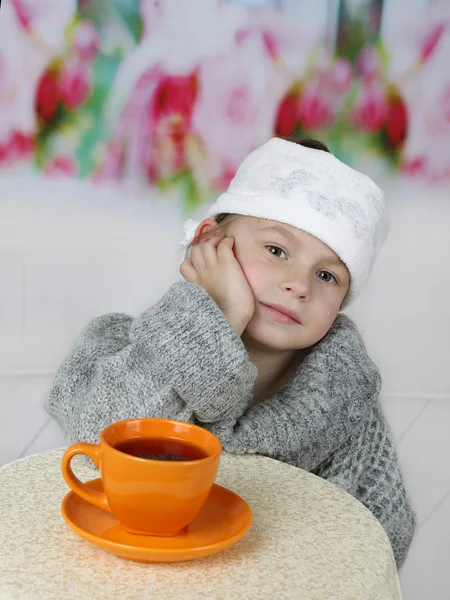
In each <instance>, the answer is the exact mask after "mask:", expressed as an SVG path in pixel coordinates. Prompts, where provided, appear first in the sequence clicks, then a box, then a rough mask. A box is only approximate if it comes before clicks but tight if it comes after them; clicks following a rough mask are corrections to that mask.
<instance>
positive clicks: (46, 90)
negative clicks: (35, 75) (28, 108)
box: [36, 71, 59, 124]
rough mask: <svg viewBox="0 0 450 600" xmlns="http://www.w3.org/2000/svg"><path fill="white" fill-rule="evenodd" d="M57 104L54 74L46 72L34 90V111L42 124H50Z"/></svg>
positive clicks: (57, 96)
mask: <svg viewBox="0 0 450 600" xmlns="http://www.w3.org/2000/svg"><path fill="white" fill-rule="evenodd" d="M58 104H59V90H58V81H57V78H56V76H55V75H54V74H52V73H51V72H49V71H46V72H45V73H44V74H43V75H42V77H41V79H40V80H39V82H38V85H37V88H36V111H37V114H38V115H39V117H40V118H41V119H42V121H43V122H44V123H47V124H49V123H51V122H52V121H53V118H54V117H55V115H56V111H57V110H58Z"/></svg>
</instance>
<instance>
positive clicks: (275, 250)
mask: <svg viewBox="0 0 450 600" xmlns="http://www.w3.org/2000/svg"><path fill="white" fill-rule="evenodd" d="M266 248H267V250H268V251H269V252H270V253H271V254H273V255H274V256H276V257H277V258H282V256H281V255H282V254H284V258H287V256H286V252H285V251H284V250H282V249H281V248H278V246H266Z"/></svg>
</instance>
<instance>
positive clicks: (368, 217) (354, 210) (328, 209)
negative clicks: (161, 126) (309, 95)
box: [183, 138, 389, 306]
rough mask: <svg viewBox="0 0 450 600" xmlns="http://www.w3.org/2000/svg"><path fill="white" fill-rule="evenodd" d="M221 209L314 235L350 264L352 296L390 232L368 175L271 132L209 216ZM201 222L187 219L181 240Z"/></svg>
mask: <svg viewBox="0 0 450 600" xmlns="http://www.w3.org/2000/svg"><path fill="white" fill-rule="evenodd" d="M220 213H232V214H237V215H247V216H251V217H259V218H263V219H270V220H273V221H279V222H280V223H285V224H287V225H292V226H294V227H297V228H298V229H301V230H303V231H306V232H307V233H310V234H312V235H314V236H315V237H316V238H318V239H319V240H321V241H322V242H324V243H325V244H327V245H328V246H329V247H330V248H331V249H332V250H334V251H335V252H336V254H337V255H338V256H339V257H340V259H341V260H342V261H343V262H344V263H345V265H346V266H347V268H348V270H349V272H350V276H351V287H350V293H349V294H348V295H347V300H346V303H345V306H347V305H348V304H349V303H350V302H352V301H353V300H354V299H355V298H356V297H357V296H358V295H359V294H360V292H361V290H362V289H363V287H364V285H365V284H366V282H367V279H368V277H369V274H370V271H371V269H372V266H373V264H374V262H375V259H376V256H377V254H378V252H379V250H380V248H381V245H382V244H383V242H384V240H385V239H386V236H387V234H388V232H389V218H388V214H387V209H386V204H385V201H384V195H383V192H382V191H381V190H380V188H379V187H378V186H377V185H376V184H375V183H374V182H373V181H372V180H371V179H370V178H369V177H367V175H363V174H362V173H360V172H359V171H356V170H355V169H352V168H351V167H349V166H347V165H345V164H344V163H343V162H341V161H340V160H338V159H337V158H336V157H335V156H333V155H332V154H330V153H328V152H324V151H323V150H316V149H313V148H306V147H305V146H301V145H299V144H296V143H294V142H289V141H286V140H283V139H280V138H272V139H271V140H269V141H268V142H266V143H265V144H263V145H262V146H260V147H259V148H258V149H257V150H255V151H254V152H252V153H251V154H249V155H248V156H247V157H246V158H245V159H244V160H243V162H242V163H241V165H240V166H239V168H238V170H237V172H236V175H235V177H234V179H233V180H232V181H231V183H230V185H229V188H228V190H227V191H226V192H224V193H223V194H221V195H220V196H219V198H218V199H217V200H216V202H215V203H214V204H213V205H212V206H211V208H210V209H209V210H208V212H207V214H206V216H205V218H207V217H211V218H215V217H217V215H219V214H220ZM198 224H199V223H197V222H195V221H192V220H189V221H187V222H186V224H185V236H184V240H183V243H184V244H185V245H186V244H189V243H190V242H191V241H192V239H193V238H194V234H195V230H196V228H197V226H198Z"/></svg>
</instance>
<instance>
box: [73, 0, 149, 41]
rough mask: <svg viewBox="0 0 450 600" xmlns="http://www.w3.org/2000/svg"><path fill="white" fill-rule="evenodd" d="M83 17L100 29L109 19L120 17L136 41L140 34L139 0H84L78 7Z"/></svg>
mask: <svg viewBox="0 0 450 600" xmlns="http://www.w3.org/2000/svg"><path fill="white" fill-rule="evenodd" d="M79 12H80V14H81V16H82V17H83V18H84V19H89V20H90V21H92V22H93V23H94V24H95V25H96V26H97V28H98V29H99V30H100V29H101V26H102V24H103V23H104V22H105V21H106V20H107V19H108V18H109V19H113V20H114V19H120V21H121V22H122V23H123V24H124V25H125V26H126V28H127V30H128V32H129V33H130V34H131V36H132V38H133V39H134V41H135V42H136V43H137V42H138V41H139V40H140V39H141V36H142V20H141V16H140V12H139V0H85V2H83V5H82V7H81V8H80V9H79Z"/></svg>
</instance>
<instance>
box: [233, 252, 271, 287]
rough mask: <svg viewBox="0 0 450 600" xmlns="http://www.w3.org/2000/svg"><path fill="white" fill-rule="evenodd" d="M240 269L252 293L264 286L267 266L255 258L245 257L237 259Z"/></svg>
mask: <svg viewBox="0 0 450 600" xmlns="http://www.w3.org/2000/svg"><path fill="white" fill-rule="evenodd" d="M238 262H239V264H240V265H241V269H242V271H243V272H244V275H245V277H246V278H247V281H248V283H249V285H250V287H251V289H252V291H253V293H254V294H256V295H257V293H258V292H259V291H260V290H261V289H262V288H264V285H265V282H266V279H267V272H266V271H267V267H266V268H265V267H264V266H263V265H262V264H261V262H260V261H258V260H255V259H253V260H252V259H247V260H242V261H239V259H238Z"/></svg>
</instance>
